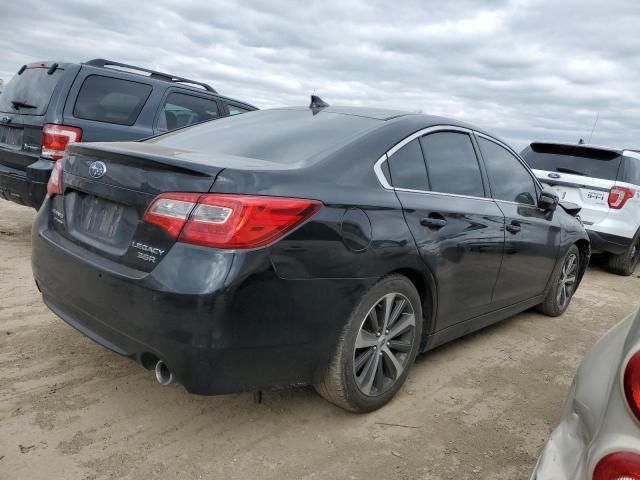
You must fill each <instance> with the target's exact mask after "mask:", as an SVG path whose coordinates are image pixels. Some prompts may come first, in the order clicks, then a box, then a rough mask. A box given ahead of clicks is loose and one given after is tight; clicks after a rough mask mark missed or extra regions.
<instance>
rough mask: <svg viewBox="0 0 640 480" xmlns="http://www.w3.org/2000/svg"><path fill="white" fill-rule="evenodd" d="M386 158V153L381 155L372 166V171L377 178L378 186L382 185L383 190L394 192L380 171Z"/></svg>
mask: <svg viewBox="0 0 640 480" xmlns="http://www.w3.org/2000/svg"><path fill="white" fill-rule="evenodd" d="M388 158H389V157H387V154H386V153H385V154H384V155H382V156H381V157H380V158H379V159H378V161H377V162H376V163H375V165H374V166H373V171H374V172H375V174H376V177H378V181H379V182H380V185H382V187H383V188H384V189H385V190H394V188H393V186H392V185H391V184H390V183H389V181H388V180H387V177H385V176H384V172H383V171H382V164H383V163H384V162H386V161H387V160H388Z"/></svg>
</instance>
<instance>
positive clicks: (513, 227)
mask: <svg viewBox="0 0 640 480" xmlns="http://www.w3.org/2000/svg"><path fill="white" fill-rule="evenodd" d="M520 230H522V227H521V226H520V224H519V223H518V222H511V223H510V224H508V225H507V232H509V233H518V232H519V231H520Z"/></svg>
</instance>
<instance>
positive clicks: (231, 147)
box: [148, 109, 381, 164]
mask: <svg viewBox="0 0 640 480" xmlns="http://www.w3.org/2000/svg"><path fill="white" fill-rule="evenodd" d="M380 124H381V121H380V120H375V119H372V118H366V117H358V116H355V115H341V114H336V113H330V112H320V113H317V114H315V115H314V112H313V111H311V110H309V109H304V110H294V109H290V110H287V109H282V110H258V111H255V112H248V113H245V114H243V115H234V116H230V117H226V118H221V119H218V120H212V121H209V122H205V123H201V124H199V125H195V126H193V127H189V128H186V129H184V130H178V131H175V132H172V133H167V134H165V135H162V136H159V137H155V138H153V139H150V140H148V141H149V142H152V143H158V144H159V145H164V146H168V147H174V148H179V149H184V150H191V151H195V152H204V153H221V154H225V155H235V156H240V157H247V158H255V159H260V160H268V161H272V162H277V163H282V164H297V163H304V162H306V161H309V160H311V159H312V158H313V157H314V156H316V155H318V154H320V153H322V152H328V151H329V150H335V149H336V148H337V147H339V146H340V145H342V144H344V143H346V142H347V141H348V140H349V139H350V138H353V137H354V136H357V135H359V134H360V133H361V132H363V131H365V130H368V129H370V128H372V127H374V126H377V125H380Z"/></svg>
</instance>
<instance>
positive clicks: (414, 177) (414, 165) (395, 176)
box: [389, 140, 429, 191]
mask: <svg viewBox="0 0 640 480" xmlns="http://www.w3.org/2000/svg"><path fill="white" fill-rule="evenodd" d="M389 172H390V173H391V184H392V185H393V186H394V187H396V188H408V189H410V190H422V191H426V190H428V189H429V182H428V181H427V169H426V168H425V166H424V157H423V156H422V150H421V149H420V144H419V143H418V140H413V141H411V142H409V143H407V144H406V145H405V146H403V147H402V148H401V149H400V150H398V151H397V152H395V153H394V154H393V155H391V156H390V157H389Z"/></svg>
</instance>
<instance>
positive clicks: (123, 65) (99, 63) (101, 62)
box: [84, 58, 218, 93]
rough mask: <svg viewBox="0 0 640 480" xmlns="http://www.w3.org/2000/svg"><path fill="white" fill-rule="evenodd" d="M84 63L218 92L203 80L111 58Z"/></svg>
mask: <svg viewBox="0 0 640 480" xmlns="http://www.w3.org/2000/svg"><path fill="white" fill-rule="evenodd" d="M84 64H85V65H91V66H92V67H102V68H104V67H108V66H114V67H120V68H127V69H130V70H139V71H141V72H146V73H148V74H149V76H150V77H151V78H157V79H158V80H164V81H167V82H174V83H190V84H192V85H198V86H200V87H202V88H204V89H205V90H206V91H208V92H213V93H218V92H216V91H215V90H214V89H213V87H211V86H210V85H208V84H206V83H203V82H197V81H195V80H189V79H188V78H183V77H177V76H175V75H171V74H169V73H162V72H157V71H155V70H149V69H148V68H142V67H136V66H135V65H128V64H126V63H120V62H114V61H111V60H105V59H104V58H94V59H93V60H89V61H88V62H84Z"/></svg>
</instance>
